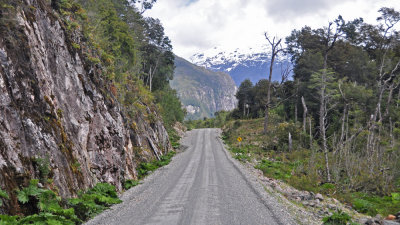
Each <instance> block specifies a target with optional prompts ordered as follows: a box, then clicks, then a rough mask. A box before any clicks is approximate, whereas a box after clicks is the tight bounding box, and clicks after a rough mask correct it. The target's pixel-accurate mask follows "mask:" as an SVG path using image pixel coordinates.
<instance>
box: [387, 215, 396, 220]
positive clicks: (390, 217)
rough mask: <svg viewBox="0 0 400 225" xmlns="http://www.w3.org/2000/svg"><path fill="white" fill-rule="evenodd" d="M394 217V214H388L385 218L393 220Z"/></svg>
mask: <svg viewBox="0 0 400 225" xmlns="http://www.w3.org/2000/svg"><path fill="white" fill-rule="evenodd" d="M394 219H396V216H394V215H389V216H387V217H386V219H385V220H394Z"/></svg>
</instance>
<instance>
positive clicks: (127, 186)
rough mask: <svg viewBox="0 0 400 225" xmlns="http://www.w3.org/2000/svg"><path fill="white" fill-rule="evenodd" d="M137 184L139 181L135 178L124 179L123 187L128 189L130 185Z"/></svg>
mask: <svg viewBox="0 0 400 225" xmlns="http://www.w3.org/2000/svg"><path fill="white" fill-rule="evenodd" d="M138 184H139V181H137V180H126V181H125V183H124V189H125V190H129V189H130V188H132V187H135V186H137V185H138Z"/></svg>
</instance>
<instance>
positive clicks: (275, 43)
mask: <svg viewBox="0 0 400 225" xmlns="http://www.w3.org/2000/svg"><path fill="white" fill-rule="evenodd" d="M264 36H265V39H267V41H268V43H269V44H270V46H271V61H270V65H269V75H268V82H269V83H268V92H267V103H266V105H265V117H264V134H266V133H267V132H268V122H269V121H268V120H269V110H270V107H271V84H272V71H273V68H274V63H275V58H276V56H277V55H278V54H279V53H280V52H282V51H283V48H282V45H281V42H282V39H281V38H279V39H278V38H276V37H273V38H272V40H271V38H270V37H269V36H268V34H267V33H264Z"/></svg>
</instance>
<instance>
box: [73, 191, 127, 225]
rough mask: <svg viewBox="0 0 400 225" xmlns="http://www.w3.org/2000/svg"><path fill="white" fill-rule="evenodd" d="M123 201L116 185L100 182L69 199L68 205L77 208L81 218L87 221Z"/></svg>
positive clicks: (77, 213) (76, 210)
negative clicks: (119, 196)
mask: <svg viewBox="0 0 400 225" xmlns="http://www.w3.org/2000/svg"><path fill="white" fill-rule="evenodd" d="M121 202H122V201H121V200H120V199H119V198H118V195H117V192H116V191H115V187H114V186H112V185H111V184H107V183H98V184H96V186H94V187H93V188H91V189H89V190H87V191H86V192H80V193H79V194H78V198H74V199H69V200H68V205H70V206H71V207H72V208H73V209H75V213H76V215H77V216H78V217H79V219H81V220H83V221H85V220H88V219H90V218H92V217H94V216H95V215H97V214H99V213H101V212H102V211H104V210H105V209H107V208H109V207H110V206H111V205H114V204H118V203H121Z"/></svg>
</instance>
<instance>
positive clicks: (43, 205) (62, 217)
mask: <svg viewBox="0 0 400 225" xmlns="http://www.w3.org/2000/svg"><path fill="white" fill-rule="evenodd" d="M38 183H39V180H36V179H33V180H31V181H30V183H29V186H28V187H25V188H23V189H22V190H20V191H18V193H17V198H18V201H19V202H21V203H22V204H24V205H26V207H28V208H30V211H31V212H37V213H32V214H31V215H28V216H27V217H25V218H22V219H21V220H20V221H19V222H18V223H19V224H32V223H33V224H76V223H81V222H82V221H81V220H80V219H79V218H78V217H77V216H76V215H75V211H74V209H73V208H66V209H65V208H63V207H62V206H61V198H60V197H58V196H57V195H56V194H55V193H54V192H53V191H51V190H47V189H42V188H38V187H37V185H38ZM11 219H12V218H11Z"/></svg>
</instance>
